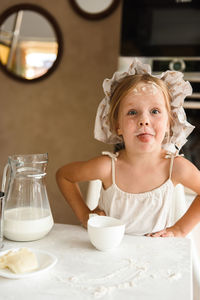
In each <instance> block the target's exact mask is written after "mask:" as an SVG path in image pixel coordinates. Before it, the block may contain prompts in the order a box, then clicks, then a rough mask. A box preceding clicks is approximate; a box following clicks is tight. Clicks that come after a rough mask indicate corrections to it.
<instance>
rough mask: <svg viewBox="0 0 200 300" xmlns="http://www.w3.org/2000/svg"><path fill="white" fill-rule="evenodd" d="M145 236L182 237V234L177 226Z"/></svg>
mask: <svg viewBox="0 0 200 300" xmlns="http://www.w3.org/2000/svg"><path fill="white" fill-rule="evenodd" d="M146 236H150V237H184V234H183V233H182V231H181V230H180V228H179V227H177V226H171V227H168V228H165V229H163V230H161V231H158V232H154V233H149V234H147V235H146Z"/></svg>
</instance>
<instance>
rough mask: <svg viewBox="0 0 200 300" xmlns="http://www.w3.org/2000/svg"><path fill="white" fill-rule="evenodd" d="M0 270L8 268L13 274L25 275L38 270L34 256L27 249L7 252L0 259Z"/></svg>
mask: <svg viewBox="0 0 200 300" xmlns="http://www.w3.org/2000/svg"><path fill="white" fill-rule="evenodd" d="M0 268H1V269H3V268H8V269H10V270H11V271H12V272H13V273H16V274H18V273H26V272H31V271H34V270H36V269H37V268H38V261H37V257H36V255H35V254H34V253H33V252H32V251H31V250H29V249H27V248H20V249H19V250H17V251H9V252H8V253H6V254H5V255H3V256H1V257H0Z"/></svg>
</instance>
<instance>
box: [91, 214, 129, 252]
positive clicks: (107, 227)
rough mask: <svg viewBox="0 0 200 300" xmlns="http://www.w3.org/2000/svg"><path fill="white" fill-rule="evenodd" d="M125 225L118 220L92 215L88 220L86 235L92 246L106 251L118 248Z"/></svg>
mask: <svg viewBox="0 0 200 300" xmlns="http://www.w3.org/2000/svg"><path fill="white" fill-rule="evenodd" d="M124 231H125V224H124V223H123V222H122V221H120V220H119V219H116V218H112V217H108V216H99V215H95V216H94V215H92V216H91V217H90V219H89V220H88V235H89V239H90V241H91V243H92V244H93V246H94V247H95V248H96V249H98V250H101V251H108V250H111V249H113V248H116V247H117V246H119V244H120V243H121V241H122V238H123V236H124Z"/></svg>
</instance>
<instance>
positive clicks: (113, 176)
mask: <svg viewBox="0 0 200 300" xmlns="http://www.w3.org/2000/svg"><path fill="white" fill-rule="evenodd" d="M111 159H112V183H113V184H115V159H114V158H113V157H112V158H111Z"/></svg>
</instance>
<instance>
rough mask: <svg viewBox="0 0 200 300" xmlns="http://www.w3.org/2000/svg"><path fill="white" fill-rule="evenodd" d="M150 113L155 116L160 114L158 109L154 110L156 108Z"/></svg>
mask: <svg viewBox="0 0 200 300" xmlns="http://www.w3.org/2000/svg"><path fill="white" fill-rule="evenodd" d="M151 112H152V114H154V115H157V114H159V113H160V111H159V110H158V109H156V108H154V109H152V111H151Z"/></svg>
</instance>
